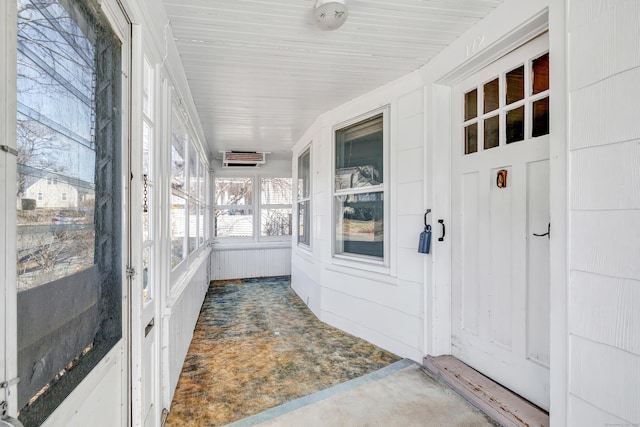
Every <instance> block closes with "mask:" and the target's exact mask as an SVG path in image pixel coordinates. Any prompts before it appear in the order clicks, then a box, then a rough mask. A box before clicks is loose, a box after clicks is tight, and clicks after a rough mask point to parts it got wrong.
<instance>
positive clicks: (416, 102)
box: [398, 88, 424, 119]
mask: <svg viewBox="0 0 640 427" xmlns="http://www.w3.org/2000/svg"><path fill="white" fill-rule="evenodd" d="M423 111H424V96H423V89H422V88H420V89H416V90H414V91H413V92H409V93H407V94H405V95H402V96H401V97H399V98H398V118H400V119H403V118H406V117H410V116H414V115H416V114H421V113H422V112H423Z"/></svg>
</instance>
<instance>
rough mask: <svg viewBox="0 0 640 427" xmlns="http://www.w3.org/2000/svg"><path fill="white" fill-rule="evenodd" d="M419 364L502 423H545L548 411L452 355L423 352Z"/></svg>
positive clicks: (545, 426)
mask: <svg viewBox="0 0 640 427" xmlns="http://www.w3.org/2000/svg"><path fill="white" fill-rule="evenodd" d="M423 365H424V367H425V368H426V369H428V370H429V371H430V372H432V373H433V374H434V375H435V376H436V377H438V378H439V379H440V380H442V381H443V382H445V383H447V384H448V385H449V386H451V387H452V388H453V389H454V390H455V391H456V392H457V393H458V394H460V395H461V396H462V397H464V398H465V399H467V400H468V401H469V402H471V403H472V404H473V405H474V406H476V407H477V408H478V409H480V410H481V411H483V412H484V413H485V414H487V415H488V416H489V417H491V418H492V419H493V420H494V421H496V422H497V423H498V424H500V425H501V426H505V427H513V426H517V427H525V426H526V427H549V414H548V413H547V412H545V411H544V410H542V409H540V408H538V407H537V406H535V405H533V404H532V403H531V402H528V401H527V400H525V399H523V398H522V397H520V396H518V395H517V394H515V393H513V392H512V391H510V390H507V389H506V388H504V387H502V386H501V385H500V384H498V383H496V382H495V381H493V380H491V379H489V378H487V377H485V376H484V375H482V374H481V373H479V372H478V371H476V370H474V369H473V368H471V367H470V366H468V365H466V364H464V363H463V362H461V361H459V360H458V359H456V358H455V357H453V356H438V357H432V356H426V357H425V358H424V362H423Z"/></svg>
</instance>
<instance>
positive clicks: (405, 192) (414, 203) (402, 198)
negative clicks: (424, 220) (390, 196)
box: [396, 181, 424, 215]
mask: <svg viewBox="0 0 640 427" xmlns="http://www.w3.org/2000/svg"><path fill="white" fill-rule="evenodd" d="M396 204H397V212H398V215H410V214H414V215H420V214H424V211H423V203H422V181H418V182H409V183H406V184H398V195H397V199H396Z"/></svg>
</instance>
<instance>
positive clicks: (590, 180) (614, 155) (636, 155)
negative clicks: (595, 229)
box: [571, 141, 640, 210]
mask: <svg viewBox="0 0 640 427" xmlns="http://www.w3.org/2000/svg"><path fill="white" fill-rule="evenodd" d="M571 207H572V208H573V209H585V210H605V209H640V141H628V142H624V143H619V144H612V145H606V146H602V147H597V148H592V149H587V150H577V151H574V152H572V153H571Z"/></svg>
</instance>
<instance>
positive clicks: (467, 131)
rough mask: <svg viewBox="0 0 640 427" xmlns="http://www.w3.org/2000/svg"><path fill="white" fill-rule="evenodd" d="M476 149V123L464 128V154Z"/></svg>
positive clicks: (473, 151)
mask: <svg viewBox="0 0 640 427" xmlns="http://www.w3.org/2000/svg"><path fill="white" fill-rule="evenodd" d="M476 151H478V124H477V123H474V124H472V125H469V126H467V127H466V128H464V154H471V153H475V152H476Z"/></svg>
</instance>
